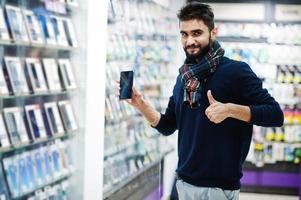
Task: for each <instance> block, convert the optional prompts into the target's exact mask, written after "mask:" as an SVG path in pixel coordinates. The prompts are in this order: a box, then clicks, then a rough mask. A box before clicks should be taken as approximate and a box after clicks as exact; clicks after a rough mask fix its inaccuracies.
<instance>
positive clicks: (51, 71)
mask: <svg viewBox="0 0 301 200" xmlns="http://www.w3.org/2000/svg"><path fill="white" fill-rule="evenodd" d="M43 66H44V70H45V74H46V79H47V84H48V88H49V90H50V91H52V92H58V91H61V90H62V87H61V83H60V78H59V68H58V65H57V63H56V60H55V59H52V58H44V59H43Z"/></svg>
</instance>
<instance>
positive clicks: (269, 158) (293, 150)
mask: <svg viewBox="0 0 301 200" xmlns="http://www.w3.org/2000/svg"><path fill="white" fill-rule="evenodd" d="M208 2H211V1H208ZM212 2H213V1H212ZM227 3H231V4H227ZM233 3H234V2H231V1H224V2H223V3H209V4H211V5H212V7H213V11H214V12H217V13H218V14H217V27H218V38H217V39H218V40H219V41H220V42H221V43H222V46H223V47H224V48H225V52H226V56H227V57H230V58H232V59H235V60H240V61H244V62H247V63H248V64H249V65H250V66H251V67H252V68H253V70H254V71H255V73H256V74H257V75H258V76H259V78H261V79H262V80H263V83H264V87H265V88H267V89H268V90H269V92H270V93H271V94H272V96H273V97H275V99H276V100H277V101H278V102H279V103H280V105H281V108H282V109H283V112H284V118H285V120H284V125H283V127H281V128H261V127H256V126H255V127H254V133H253V139H252V144H251V148H250V151H249V154H248V157H247V161H246V163H245V165H244V168H243V178H242V180H241V182H242V191H252V192H268V193H282V194H298V193H299V194H300V197H301V190H300V180H301V171H300V157H301V154H300V152H301V120H300V119H301V117H300V116H301V115H300V108H301V107H300V105H301V104H300V103H301V93H300V91H301V90H300V89H301V79H300V77H301V76H300V75H301V70H300V69H301V68H300V66H301V62H300V61H301V60H300V56H299V54H300V52H301V38H300V34H299V33H300V30H301V18H300V16H299V17H298V16H297V17H296V16H294V15H292V12H291V11H293V10H294V11H297V12H300V5H292V4H277V1H276V2H268V3H256V4H254V3H253V4H248V6H247V4H246V3H247V2H244V3H234V4H233ZM250 3H252V2H250ZM234 7H235V8H238V7H240V8H241V9H240V11H239V12H244V13H248V14H246V15H244V16H243V17H241V18H240V17H237V16H236V17H234V16H233V15H232V14H229V13H227V12H226V11H225V12H223V11H222V10H231V9H233V8H234ZM215 9H216V10H215ZM250 9H256V12H250ZM288 10H290V12H287V11H288ZM246 17H247V18H246Z"/></svg>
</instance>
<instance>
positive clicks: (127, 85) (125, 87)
mask: <svg viewBox="0 0 301 200" xmlns="http://www.w3.org/2000/svg"><path fill="white" fill-rule="evenodd" d="M133 80H134V72H133V71H122V72H120V96H119V99H120V100H122V99H130V98H131V97H132V88H133Z"/></svg>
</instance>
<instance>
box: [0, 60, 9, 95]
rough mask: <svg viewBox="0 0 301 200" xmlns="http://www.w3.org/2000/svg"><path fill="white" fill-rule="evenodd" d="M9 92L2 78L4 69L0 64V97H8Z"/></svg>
mask: <svg viewBox="0 0 301 200" xmlns="http://www.w3.org/2000/svg"><path fill="white" fill-rule="evenodd" d="M8 95H9V91H8V87H7V84H6V81H5V77H4V68H3V66H2V65H1V63H0V96H8Z"/></svg>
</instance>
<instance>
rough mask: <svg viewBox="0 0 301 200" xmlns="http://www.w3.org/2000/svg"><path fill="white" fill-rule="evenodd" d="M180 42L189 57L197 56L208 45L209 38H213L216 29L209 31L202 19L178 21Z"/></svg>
mask: <svg viewBox="0 0 301 200" xmlns="http://www.w3.org/2000/svg"><path fill="white" fill-rule="evenodd" d="M180 33H181V42H182V45H183V48H184V51H185V53H186V56H187V57H189V58H197V57H198V56H199V55H200V54H201V53H203V51H204V50H205V49H206V47H208V45H209V41H210V39H215V35H216V29H213V30H212V31H211V33H210V31H209V28H208V27H207V26H206V25H205V24H204V22H203V21H202V20H198V19H193V20H187V21H181V22H180Z"/></svg>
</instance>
